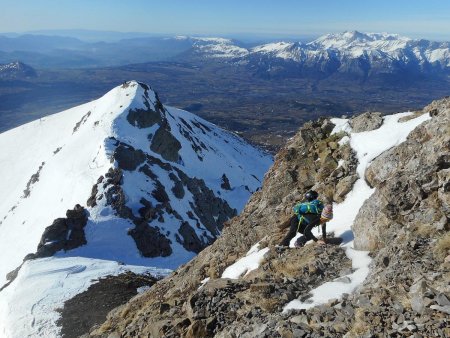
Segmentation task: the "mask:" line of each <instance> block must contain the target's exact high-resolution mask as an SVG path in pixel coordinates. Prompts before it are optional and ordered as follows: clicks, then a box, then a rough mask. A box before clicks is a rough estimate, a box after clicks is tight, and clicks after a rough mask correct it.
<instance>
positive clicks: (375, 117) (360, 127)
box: [349, 113, 383, 133]
mask: <svg viewBox="0 0 450 338" xmlns="http://www.w3.org/2000/svg"><path fill="white" fill-rule="evenodd" d="M349 123H350V126H351V127H352V131H353V132H354V133H361V132H364V131H370V130H374V129H378V128H380V127H381V125H382V124H383V116H382V115H381V113H364V114H361V115H358V116H356V117H353V118H352V119H350V121H349Z"/></svg>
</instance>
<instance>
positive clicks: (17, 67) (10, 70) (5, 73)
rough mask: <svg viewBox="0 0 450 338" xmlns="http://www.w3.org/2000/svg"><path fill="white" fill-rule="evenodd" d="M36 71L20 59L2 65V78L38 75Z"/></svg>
mask: <svg viewBox="0 0 450 338" xmlns="http://www.w3.org/2000/svg"><path fill="white" fill-rule="evenodd" d="M36 76H37V74H36V71H35V70H34V69H33V67H30V66H28V65H26V64H24V63H22V62H20V61H16V62H11V63H8V64H3V65H0V79H20V78H30V77H36Z"/></svg>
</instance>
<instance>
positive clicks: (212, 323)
mask: <svg viewBox="0 0 450 338" xmlns="http://www.w3.org/2000/svg"><path fill="white" fill-rule="evenodd" d="M407 126H409V127H408V128H409V129H408V128H407ZM352 128H353V129H352ZM383 128H384V129H383ZM389 128H391V129H389ZM405 130H406V132H405ZM401 132H405V135H404V138H402V139H400V138H399V139H393V141H392V142H388V141H389V139H392V137H393V136H395V135H396V134H397V133H398V134H400V133H401ZM375 136H376V137H375ZM367 140H370V142H367ZM364 143H366V144H365V146H366V148H364V147H363V144H364ZM382 144H384V146H383V147H381V145H382ZM377 147H378V148H379V149H382V151H381V150H380V151H374V149H375V148H377ZM378 148H377V149H378ZM368 156H370V157H368ZM449 182H450V99H449V98H445V99H443V100H440V101H435V102H433V103H432V104H430V105H429V106H427V107H425V108H424V109H423V110H422V111H417V112H414V113H409V114H401V115H397V116H391V117H389V116H385V117H382V116H381V115H380V114H364V115H361V116H358V117H355V118H353V119H350V120H342V119H331V120H328V119H321V120H319V121H316V122H310V123H307V124H305V125H304V127H302V128H301V129H300V130H299V131H298V133H297V134H296V135H295V136H294V137H293V138H292V139H290V140H289V142H288V143H287V145H286V146H285V147H284V148H283V149H282V150H281V151H280V152H279V153H278V154H277V156H276V158H275V162H274V164H273V166H272V167H271V169H270V170H269V172H268V173H267V174H266V176H265V180H264V183H263V187H262V189H261V190H259V191H257V192H255V193H254V194H253V195H252V197H251V199H250V201H249V202H248V203H247V205H246V206H245V208H244V210H243V212H242V213H241V214H239V215H238V216H236V217H234V218H233V219H232V220H230V221H228V222H227V223H225V227H224V229H223V232H222V235H221V236H220V237H219V238H218V239H217V240H216V241H215V242H214V243H213V244H212V245H211V246H209V247H207V248H206V249H204V250H203V251H201V252H200V253H199V255H198V256H197V257H196V258H194V259H193V260H191V261H190V262H189V263H187V264H185V265H184V266H182V267H180V268H179V269H177V270H176V271H175V272H173V273H172V274H171V275H169V276H168V277H167V278H165V279H163V280H161V281H159V282H157V283H156V284H155V285H154V286H153V287H151V288H150V289H149V290H148V291H147V292H145V293H143V294H141V295H138V296H136V297H135V298H133V299H132V300H131V301H129V302H128V303H127V304H125V305H123V306H120V307H118V308H116V309H114V310H113V311H111V312H110V313H109V315H108V319H107V321H106V322H105V323H104V324H102V325H100V326H96V327H93V328H92V329H91V330H90V332H86V333H85V335H84V336H83V337H105V338H106V337H109V338H112V337H347V338H350V337H388V336H389V337H415V338H416V337H417V338H419V337H448V336H450V329H449V327H450V323H449V318H450V287H449V280H450V269H449V268H450V234H449V229H450V227H449V218H450V185H449ZM309 189H314V190H316V191H318V192H319V196H320V198H321V199H323V200H324V201H325V202H327V203H331V202H333V203H335V218H336V222H335V223H333V221H331V222H330V223H329V226H328V228H327V230H328V231H329V232H330V233H329V234H328V238H330V239H331V238H333V232H334V235H339V236H340V237H341V238H343V239H344V243H352V245H351V247H349V246H348V244H343V245H341V246H337V245H332V244H331V241H329V242H328V243H329V244H326V245H318V244H311V245H306V246H305V247H303V248H286V247H278V246H277V244H278V243H279V242H280V241H281V239H282V238H283V237H284V235H285V233H286V231H287V229H286V228H287V226H288V221H289V218H290V217H291V215H292V211H291V210H292V206H293V205H294V204H295V203H296V202H298V201H299V200H301V199H302V197H303V195H304V193H305V192H306V191H307V190H309ZM362 192H364V194H365V195H364V194H363V193H362ZM362 195H364V198H358V197H359V196H362ZM355 196H356V198H355ZM352 199H353V200H359V201H353V200H352ZM349 201H353V204H352V203H349ZM344 206H345V208H344ZM352 207H353V208H352ZM343 209H346V210H345V212H344V210H343ZM340 215H347V216H348V218H349V219H348V220H347V222H346V220H345V219H342V217H340ZM350 215H353V216H352V217H350ZM338 222H340V223H343V224H344V225H345V226H347V225H348V226H349V227H348V230H347V231H345V232H339V231H341V230H340V228H339V226H338V225H337V223H338ZM347 223H350V224H347ZM350 225H351V228H350ZM261 248H264V249H261ZM356 249H358V250H365V251H358V250H356ZM255 255H259V256H258V257H259V259H256V260H253V262H254V261H256V262H257V264H256V265H255V266H252V267H251V268H249V267H248V266H250V265H251V264H250V265H248V266H247V268H246V269H244V270H242V271H241V272H239V273H236V274H234V275H233V271H236V270H239V268H240V267H242V266H245V264H246V263H245V260H246V259H247V260H251V258H252V257H255ZM364 255H365V256H364ZM355 257H356V258H355ZM363 258H364V259H363ZM362 261H364V262H365V263H361V262H362ZM358 276H359V277H358Z"/></svg>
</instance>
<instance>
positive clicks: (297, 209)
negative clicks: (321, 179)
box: [293, 200, 323, 224]
mask: <svg viewBox="0 0 450 338" xmlns="http://www.w3.org/2000/svg"><path fill="white" fill-rule="evenodd" d="M293 210H294V214H295V215H297V217H298V223H299V224H301V223H302V222H306V224H309V219H308V217H307V215H308V214H309V215H311V216H313V215H314V216H316V215H318V216H320V214H321V213H322V210H323V203H322V201H320V200H314V201H311V202H303V203H298V204H296V205H295V206H294V208H293ZM305 216H306V217H305Z"/></svg>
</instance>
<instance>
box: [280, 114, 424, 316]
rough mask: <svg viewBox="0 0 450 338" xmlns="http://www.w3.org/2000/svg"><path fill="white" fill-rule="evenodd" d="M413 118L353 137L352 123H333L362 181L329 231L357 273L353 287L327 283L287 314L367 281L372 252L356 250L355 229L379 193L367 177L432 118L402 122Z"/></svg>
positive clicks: (394, 118)
mask: <svg viewBox="0 0 450 338" xmlns="http://www.w3.org/2000/svg"><path fill="white" fill-rule="evenodd" d="M410 114H411V113H409V112H407V113H399V114H395V115H389V116H385V117H384V121H383V124H382V126H381V127H380V128H378V129H376V130H372V131H367V132H361V133H352V132H351V128H350V125H349V123H348V120H345V119H332V122H333V123H334V124H335V125H336V127H335V129H334V130H333V133H337V132H340V131H345V132H347V133H349V142H350V145H351V147H352V148H353V149H354V150H355V152H356V155H357V158H358V167H357V169H356V171H357V174H358V176H359V178H358V180H357V181H356V182H355V184H354V186H353V189H352V191H351V192H350V193H348V194H347V196H346V198H345V200H344V202H342V203H340V204H335V205H334V218H333V220H332V221H331V222H329V223H328V225H329V226H328V229H330V230H331V231H334V234H335V236H338V237H342V238H343V240H344V241H343V244H342V245H341V246H342V247H344V249H345V253H346V255H347V257H348V258H350V259H351V261H352V268H353V270H354V272H353V273H352V274H350V275H347V276H346V277H348V278H349V279H350V282H349V283H345V282H341V281H338V280H335V281H331V282H327V283H324V284H322V285H320V286H319V287H317V288H315V289H313V290H311V295H312V296H311V297H310V298H309V299H307V300H306V301H304V302H302V301H300V300H297V299H296V300H293V301H291V302H289V303H288V304H287V305H286V306H285V307H284V309H283V311H284V312H286V311H289V310H292V309H296V310H300V309H309V308H312V307H314V306H317V305H320V304H325V303H327V302H328V301H329V300H330V299H332V298H340V297H341V296H342V295H343V294H344V293H351V292H353V291H354V290H355V289H356V288H357V287H358V286H360V285H361V284H362V283H363V282H364V280H365V279H366V277H367V275H368V274H369V265H370V263H371V258H370V257H369V255H368V252H366V251H359V250H355V249H354V248H353V240H354V236H353V232H352V229H351V227H352V225H353V222H354V220H355V218H356V215H357V214H358V212H359V209H360V208H361V207H362V205H363V204H364V202H365V201H366V200H367V199H368V198H369V197H370V196H371V195H372V194H373V193H374V192H375V189H371V188H370V187H369V186H368V184H367V183H366V181H365V179H364V173H365V171H366V169H367V167H368V166H369V165H370V162H371V161H372V160H373V159H375V158H376V157H377V156H379V155H380V154H382V153H383V152H385V151H386V150H389V149H391V148H392V147H395V146H397V145H399V144H400V143H402V142H404V141H406V138H407V137H408V135H409V133H410V132H411V131H412V130H414V129H415V128H416V127H417V126H418V125H420V124H421V123H422V122H424V121H426V120H429V119H430V118H431V117H430V115H429V114H424V115H421V116H419V117H417V118H415V119H412V120H409V121H406V122H398V120H399V119H400V118H402V117H404V116H408V115H410ZM293 242H294V240H293V241H291V246H292V244H293Z"/></svg>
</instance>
